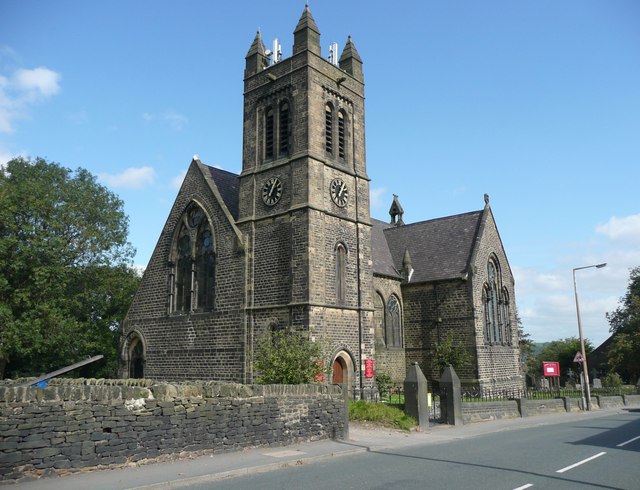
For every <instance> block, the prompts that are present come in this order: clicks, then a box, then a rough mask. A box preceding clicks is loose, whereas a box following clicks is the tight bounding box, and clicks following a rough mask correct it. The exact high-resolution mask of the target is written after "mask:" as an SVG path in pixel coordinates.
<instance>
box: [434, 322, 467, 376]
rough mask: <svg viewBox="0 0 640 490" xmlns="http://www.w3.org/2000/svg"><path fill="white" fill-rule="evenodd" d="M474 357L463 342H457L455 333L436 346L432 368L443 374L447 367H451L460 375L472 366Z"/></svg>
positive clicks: (450, 333)
mask: <svg viewBox="0 0 640 490" xmlns="http://www.w3.org/2000/svg"><path fill="white" fill-rule="evenodd" d="M472 362H473V356H472V355H471V354H470V353H469V351H468V350H467V348H466V347H465V346H464V343H463V342H462V341H461V340H456V335H455V333H454V332H449V334H448V335H447V336H446V337H445V338H444V339H443V340H441V341H440V342H439V343H438V345H436V348H435V351H434V352H433V357H432V359H431V368H432V369H435V370H436V372H438V373H442V371H443V370H444V368H445V367H447V366H449V365H451V366H453V368H454V369H455V370H456V371H457V372H458V373H460V372H461V371H463V370H464V369H467V368H468V367H470V366H471V364H472Z"/></svg>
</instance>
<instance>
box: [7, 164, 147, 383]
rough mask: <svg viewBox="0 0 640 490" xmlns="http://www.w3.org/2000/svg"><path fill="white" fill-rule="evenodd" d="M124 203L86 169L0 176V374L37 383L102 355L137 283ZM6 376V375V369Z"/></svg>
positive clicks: (109, 355)
mask: <svg viewBox="0 0 640 490" xmlns="http://www.w3.org/2000/svg"><path fill="white" fill-rule="evenodd" d="M127 234H128V218H127V216H126V215H125V213H124V211H123V203H122V201H121V200H120V199H118V198H117V196H115V195H114V194H113V193H112V192H110V191H109V190H108V189H106V188H105V187H103V186H101V185H100V184H98V183H97V182H96V180H95V177H94V176H93V175H91V173H89V172H88V171H87V170H84V169H81V168H80V169H77V170H76V171H75V172H73V171H71V170H70V169H68V168H64V167H62V166H60V165H58V164H56V163H50V162H47V161H46V160H44V159H41V158H37V159H35V160H34V161H30V160H25V159H22V158H17V159H14V160H12V161H10V162H9V163H8V164H7V165H6V166H5V167H4V168H3V169H2V170H1V171H0V325H2V330H1V331H0V375H2V376H3V377H4V374H5V371H6V374H9V375H11V376H12V377H16V376H20V375H39V374H42V373H44V372H48V371H51V370H54V369H58V368H61V367H63V366H65V365H68V364H72V363H74V362H77V361H79V360H81V359H84V358H86V357H88V356H90V355H96V354H103V355H104V356H105V360H104V361H101V362H100V363H99V365H93V366H87V368H86V369H85V370H84V373H85V374H93V375H106V374H110V375H113V374H115V371H114V369H115V366H116V363H117V348H116V344H117V335H118V321H119V320H120V319H121V318H122V317H124V314H125V313H126V310H127V308H128V307H129V304H130V302H131V299H132V297H133V293H134V292H135V290H136V288H137V285H138V282H139V278H138V276H137V274H136V273H135V272H134V271H133V269H132V268H131V267H130V265H131V259H132V257H133V253H134V250H133V248H132V247H131V245H130V244H129V243H128V242H127ZM5 367H6V370H5Z"/></svg>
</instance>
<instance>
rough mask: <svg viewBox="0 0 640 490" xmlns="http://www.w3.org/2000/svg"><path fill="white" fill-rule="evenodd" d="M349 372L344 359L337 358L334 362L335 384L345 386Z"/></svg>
mask: <svg viewBox="0 0 640 490" xmlns="http://www.w3.org/2000/svg"><path fill="white" fill-rule="evenodd" d="M346 370H347V363H346V362H344V359H343V358H342V357H336V358H335V360H334V361H333V383H334V384H340V385H341V384H343V383H344V380H345V377H346V376H347V375H346V372H345V371H346Z"/></svg>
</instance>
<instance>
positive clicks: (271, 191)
mask: <svg viewBox="0 0 640 490" xmlns="http://www.w3.org/2000/svg"><path fill="white" fill-rule="evenodd" d="M293 34H294V42H293V51H292V55H291V57H289V58H286V59H281V54H280V49H279V45H278V43H277V41H276V42H275V43H274V49H272V50H271V51H267V50H266V49H265V46H264V44H263V41H262V38H261V34H260V33H259V32H258V33H257V34H256V37H255V39H254V40H253V43H252V44H251V46H250V48H249V51H248V53H247V56H246V66H245V73H244V122H243V125H244V126H243V157H242V173H241V175H240V183H239V186H240V197H239V215H238V220H237V224H238V226H239V227H240V229H241V230H242V232H243V233H244V235H245V236H246V237H247V251H248V260H247V271H246V276H247V278H246V282H247V284H246V291H247V292H246V299H245V303H246V315H245V321H246V322H247V332H249V333H248V336H250V337H251V338H249V339H247V344H249V345H255V343H256V341H257V340H258V339H259V338H260V336H262V335H267V334H268V333H269V332H270V331H273V330H275V329H279V328H284V327H288V326H291V327H294V328H297V329H304V330H306V329H308V330H309V331H310V334H311V336H312V338H313V339H315V340H316V341H318V342H321V345H322V346H323V348H324V349H325V351H326V356H325V360H324V362H325V372H326V373H327V374H326V375H327V376H328V379H327V381H329V382H336V383H348V384H349V385H350V386H353V387H354V388H356V389H362V388H363V387H364V386H366V385H370V384H371V383H372V382H373V379H372V376H373V362H372V359H373V354H374V352H373V330H372V316H373V308H372V301H371V290H372V261H371V220H370V214H369V177H368V176H367V173H366V157H365V134H364V133H365V121H364V77H363V72H362V60H361V58H360V56H359V54H358V51H357V50H356V47H355V45H354V43H353V41H352V40H351V38H350V37H349V38H348V40H347V42H346V45H345V47H344V49H343V50H342V54H341V56H340V58H339V59H338V56H337V46H336V45H335V44H334V45H332V47H331V49H330V53H329V56H328V59H327V58H325V57H323V55H322V52H321V46H320V31H319V29H318V26H317V25H316V22H315V20H314V19H313V16H312V15H311V12H310V11H309V8H308V6H307V7H305V9H304V11H303V13H302V16H301V17H300V20H299V22H298V24H297V26H296V28H295V30H294V33H293ZM249 357H250V356H248V358H247V366H246V369H247V370H248V378H249V379H251V378H252V376H253V374H252V372H251V370H252V366H251V364H252V363H251V359H250V358H249ZM327 364H328V365H327ZM365 366H366V369H365ZM329 368H330V369H329Z"/></svg>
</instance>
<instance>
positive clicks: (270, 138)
mask: <svg viewBox="0 0 640 490" xmlns="http://www.w3.org/2000/svg"><path fill="white" fill-rule="evenodd" d="M274 130H275V117H274V114H273V109H272V108H271V107H269V108H268V109H267V112H266V114H265V118H264V157H265V158H273V155H274V153H273V152H274V143H275V141H274V140H275V134H274Z"/></svg>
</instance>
